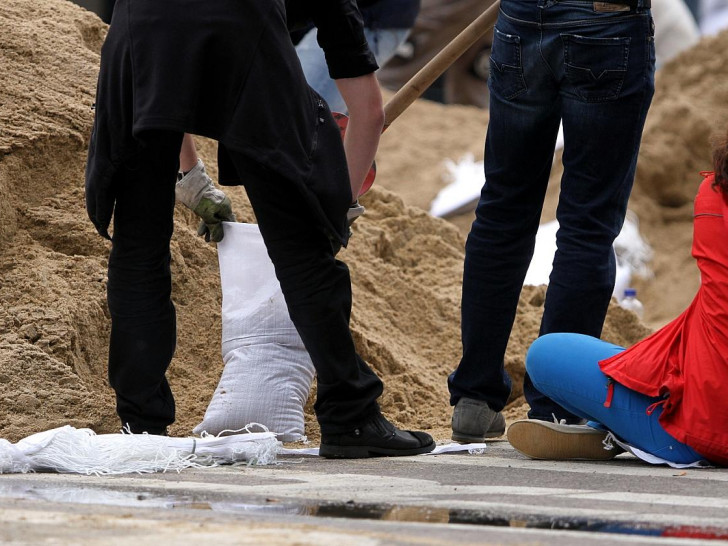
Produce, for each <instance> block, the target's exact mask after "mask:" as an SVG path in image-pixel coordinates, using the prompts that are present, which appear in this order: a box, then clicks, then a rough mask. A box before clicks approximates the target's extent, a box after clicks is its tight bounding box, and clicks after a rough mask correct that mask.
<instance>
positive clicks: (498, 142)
mask: <svg viewBox="0 0 728 546" xmlns="http://www.w3.org/2000/svg"><path fill="white" fill-rule="evenodd" d="M598 6H599V4H596V3H592V2H585V1H579V0H567V1H563V2H557V1H552V0H549V1H547V0H502V3H501V11H500V14H499V16H498V21H497V23H496V27H495V30H494V41H493V47H492V51H491V70H490V78H489V83H488V85H489V88H490V123H489V126H488V134H487V136H486V141H485V179H486V183H485V185H484V186H483V191H482V193H481V198H480V202H479V203H478V207H477V211H476V218H475V221H474V222H473V226H472V229H471V232H470V235H469V236H468V240H467V244H466V249H465V271H464V278H463V296H462V341H463V357H462V360H461V361H460V364H459V366H458V368H457V369H456V370H455V372H453V373H452V374H451V375H450V377H449V380H448V385H449V388H450V393H451V404H453V405H454V404H456V403H457V401H458V400H459V399H460V398H461V397H463V396H466V397H468V398H474V399H478V400H484V401H486V402H488V404H489V405H490V406H491V408H492V409H494V410H500V409H502V408H503V406H504V405H505V403H506V401H507V399H508V396H509V394H510V390H511V381H510V378H509V377H508V374H507V373H506V371H505V370H504V363H503V358H504V354H505V350H506V345H507V343H508V338H509V336H510V333H511V329H512V327H513V321H514V319H515V315H516V307H517V305H518V298H519V294H520V291H521V287H522V285H523V280H524V278H525V275H526V271H527V269H528V266H529V263H530V261H531V258H532V256H533V249H534V244H535V237H536V232H537V230H538V225H539V220H540V216H541V209H542V207H543V201H544V196H545V193H546V186H547V184H548V180H549V173H550V171H551V164H552V161H553V153H554V145H555V142H556V136H557V134H558V129H559V122H560V121H562V122H563V126H564V140H565V148H564V153H563V162H564V174H563V177H562V179H561V193H560V196H559V204H558V209H557V213H556V215H557V219H558V221H559V225H560V228H559V231H558V233H557V251H556V255H555V257H554V262H553V270H552V273H551V277H550V282H549V287H548V291H547V293H546V303H545V309H544V314H543V319H542V323H541V331H540V334H546V333H551V332H574V333H582V334H587V335H591V336H594V337H599V335H600V334H601V330H602V326H603V323H604V318H605V316H606V311H607V306H608V304H609V300H610V297H611V294H612V290H613V288H614V277H615V258H614V252H613V250H612V243H613V242H614V239H615V237H616V236H617V235H618V234H619V231H620V230H621V228H622V224H623V222H624V215H625V212H626V208H627V201H628V199H629V194H630V191H631V189H632V182H633V180H634V174H635V166H636V163H637V155H638V150H639V144H640V138H641V135H642V129H643V126H644V122H645V117H646V115H647V110H648V108H649V105H650V102H651V100H652V95H653V93H654V64H655V52H654V41H653V24H652V17H651V15H650V12H649V10H646V9H643V8H630V9H627V10H626V11H598V10H599V9H600V8H599V7H598ZM619 7H620V6H618V5H616V4H607V8H606V9H609V8H612V9H615V8H619ZM524 391H525V394H526V399H527V400H528V402H529V403H530V405H531V411H530V413H529V417H531V418H537V419H548V420H550V419H552V418H553V416H556V417H557V418H559V419H567V421H573V420H576V419H577V417H576V416H574V415H573V414H571V413H570V412H568V411H567V410H565V409H564V408H562V407H561V406H559V405H558V404H556V403H555V402H553V401H552V400H550V399H548V398H546V397H545V396H543V395H542V394H541V393H539V392H538V391H537V390H536V389H535V388H534V387H533V385H532V384H531V382H530V379H529V378H528V375H526V378H525V380H524Z"/></svg>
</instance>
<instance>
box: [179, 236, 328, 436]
mask: <svg viewBox="0 0 728 546" xmlns="http://www.w3.org/2000/svg"><path fill="white" fill-rule="evenodd" d="M217 250H218V259H219V262H220V280H221V284H222V356H223V360H224V362H225V368H224V370H223V373H222V377H221V378H220V382H219V384H218V386H217V388H216V389H215V393H214V394H213V397H212V401H211V402H210V405H209V406H208V408H207V411H206V412H205V417H204V419H203V420H202V422H201V423H200V424H199V425H197V426H196V427H195V428H194V431H193V432H195V433H197V434H199V433H202V432H203V431H204V432H207V433H208V434H213V435H217V434H219V433H220V432H222V431H224V430H238V429H241V428H243V427H245V426H246V425H247V424H249V423H260V424H262V425H265V426H266V427H268V429H269V430H270V431H271V432H274V433H276V435H277V437H278V439H279V440H281V441H284V442H290V441H296V440H300V439H301V438H302V437H303V433H304V413H303V407H304V404H305V403H306V400H307V398H308V394H309V390H310V388H311V382H312V381H313V376H314V368H313V363H312V362H311V358H310V357H309V355H308V352H307V351H306V349H305V347H304V346H303V342H302V341H301V338H300V336H299V335H298V332H297V331H296V328H295V327H294V326H293V323H292V322H291V319H290V317H289V315H288V308H287V306H286V302H285V300H284V298H283V294H282V292H281V288H280V284H279V283H278V280H277V279H276V276H275V271H274V269H273V264H272V263H271V261H270V258H269V257H268V253H267V251H266V248H265V244H264V243H263V239H262V237H261V235H260V231H259V229H258V226H257V225H254V224H241V223H235V222H230V223H229V222H225V237H224V239H223V240H222V242H221V243H220V244H218V247H217Z"/></svg>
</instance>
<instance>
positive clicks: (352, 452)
mask: <svg viewBox="0 0 728 546" xmlns="http://www.w3.org/2000/svg"><path fill="white" fill-rule="evenodd" d="M435 445H436V444H435V442H434V440H433V441H432V442H431V443H429V444H427V445H426V446H422V447H417V448H413V449H387V448H383V447H374V446H331V445H326V444H321V447H320V448H319V456H320V457H324V458H326V459H368V458H370V457H406V456H408V455H421V454H422V453H429V452H430V451H432V450H433V449H435Z"/></svg>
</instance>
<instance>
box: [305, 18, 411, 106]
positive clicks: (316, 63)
mask: <svg viewBox="0 0 728 546" xmlns="http://www.w3.org/2000/svg"><path fill="white" fill-rule="evenodd" d="M316 32H317V31H316V29H315V28H314V29H312V30H310V31H309V32H308V34H306V35H305V36H304V37H303V39H302V40H301V41H300V42H299V43H298V45H297V46H296V53H298V59H299V60H300V61H301V66H302V67H303V73H304V74H305V75H306V81H307V82H308V85H310V86H311V87H313V89H314V91H316V92H317V93H318V94H319V95H321V96H322V97H323V99H324V100H325V101H326V103H327V104H328V105H329V109H330V110H331V111H332V112H339V113H342V114H345V113H346V111H347V110H346V104H345V103H344V99H343V98H342V97H341V94H340V93H339V89H338V88H337V87H336V83H334V80H332V79H331V77H330V76H329V69H328V67H327V66H326V59H325V58H324V51H323V49H321V47H319V45H318V42H317V41H316ZM409 33H410V31H409V29H403V28H378V29H371V28H365V29H364V36H366V39H367V43H368V44H369V49H371V50H372V53H374V58H375V59H376V60H377V64H378V65H379V66H384V65H385V64H387V62H388V61H389V60H390V59H391V58H392V57H394V54H395V52H396V51H397V48H398V47H399V46H400V45H401V44H402V42H404V41H405V40H406V39H407V36H408V35H409Z"/></svg>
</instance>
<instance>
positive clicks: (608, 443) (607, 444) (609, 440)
mask: <svg viewBox="0 0 728 546" xmlns="http://www.w3.org/2000/svg"><path fill="white" fill-rule="evenodd" d="M616 441H617V439H616V438H615V436H614V434H612V433H611V432H607V435H606V436H605V437H604V440H602V445H603V446H604V449H606V450H607V451H611V450H613V449H614V447H615V446H614V444H615V442H616Z"/></svg>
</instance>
